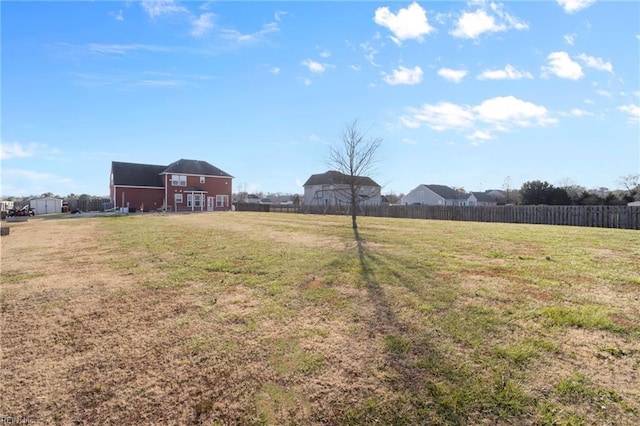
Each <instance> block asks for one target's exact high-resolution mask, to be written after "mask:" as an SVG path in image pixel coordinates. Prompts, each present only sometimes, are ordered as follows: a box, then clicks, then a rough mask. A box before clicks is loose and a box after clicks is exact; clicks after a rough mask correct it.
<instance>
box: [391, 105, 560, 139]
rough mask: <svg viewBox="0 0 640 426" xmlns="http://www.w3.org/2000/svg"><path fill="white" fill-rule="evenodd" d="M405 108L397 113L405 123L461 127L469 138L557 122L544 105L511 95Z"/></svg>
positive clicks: (446, 127)
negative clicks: (473, 103)
mask: <svg viewBox="0 0 640 426" xmlns="http://www.w3.org/2000/svg"><path fill="white" fill-rule="evenodd" d="M407 112H408V114H407V115H404V116H401V117H400V122H401V123H402V124H403V125H405V126H406V127H410V128H417V127H420V126H421V125H426V126H427V127H429V128H431V129H433V130H436V131H445V130H458V131H464V132H469V134H468V136H467V137H468V138H469V139H472V140H489V139H493V138H494V135H493V132H506V131H509V130H513V129H517V128H523V127H530V126H546V125H549V124H553V123H556V122H557V120H556V119H555V118H552V117H550V116H549V111H548V110H547V109H546V108H545V107H544V106H541V105H536V104H533V103H531V102H527V101H523V100H521V99H518V98H516V97H514V96H498V97H495V98H491V99H487V100H485V101H483V102H482V103H481V104H480V105H477V106H470V105H458V104H454V103H450V102H440V103H438V104H425V105H423V106H422V107H421V108H407Z"/></svg>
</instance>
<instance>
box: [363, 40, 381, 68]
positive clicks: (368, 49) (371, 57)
mask: <svg viewBox="0 0 640 426" xmlns="http://www.w3.org/2000/svg"><path fill="white" fill-rule="evenodd" d="M360 47H361V48H362V50H364V52H365V55H364V57H365V58H366V60H367V62H369V63H370V64H371V65H372V66H374V67H379V66H380V64H376V61H375V59H376V55H377V54H378V50H377V49H375V48H374V47H373V46H371V45H370V44H369V42H366V43H362V44H360Z"/></svg>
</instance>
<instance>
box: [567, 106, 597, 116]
mask: <svg viewBox="0 0 640 426" xmlns="http://www.w3.org/2000/svg"><path fill="white" fill-rule="evenodd" d="M567 115H571V116H573V117H586V116H589V115H593V113H591V112H589V111H585V110H583V109H580V108H573V109H572V110H571V111H569V112H568V113H567Z"/></svg>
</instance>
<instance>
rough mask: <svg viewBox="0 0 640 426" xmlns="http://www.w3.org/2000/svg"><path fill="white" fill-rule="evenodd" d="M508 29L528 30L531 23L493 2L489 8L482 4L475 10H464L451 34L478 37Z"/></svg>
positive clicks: (461, 36)
mask: <svg viewBox="0 0 640 426" xmlns="http://www.w3.org/2000/svg"><path fill="white" fill-rule="evenodd" d="M508 29H516V30H526V29H529V24H527V23H526V22H522V21H520V20H519V19H518V18H516V17H514V16H512V15H510V14H509V13H507V12H505V11H504V10H503V7H502V5H501V4H498V3H493V2H492V3H490V4H489V8H487V7H486V4H482V6H481V7H480V8H478V9H476V11H475V12H463V13H462V15H461V16H460V17H459V18H458V21H457V22H456V26H455V28H454V29H453V30H452V31H451V32H450V34H451V35H452V36H454V37H459V38H477V37H479V36H480V35H482V34H484V33H492V32H493V33H495V32H501V31H506V30H508Z"/></svg>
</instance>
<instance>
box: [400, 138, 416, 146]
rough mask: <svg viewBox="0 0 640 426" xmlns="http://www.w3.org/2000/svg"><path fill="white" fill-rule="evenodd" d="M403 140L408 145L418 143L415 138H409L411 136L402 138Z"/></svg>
mask: <svg viewBox="0 0 640 426" xmlns="http://www.w3.org/2000/svg"><path fill="white" fill-rule="evenodd" d="M402 142H404V143H406V144H407V145H416V144H417V142H416V141H414V140H413V139H409V138H402Z"/></svg>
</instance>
